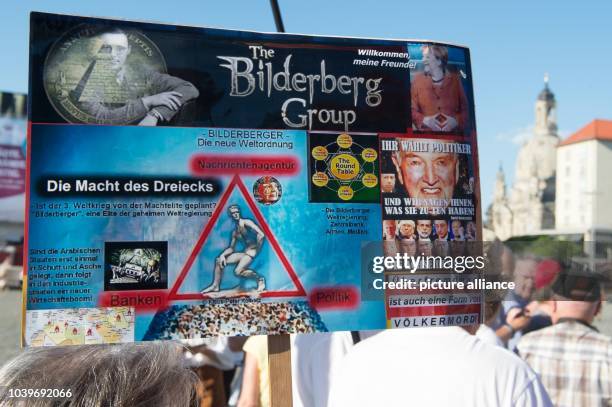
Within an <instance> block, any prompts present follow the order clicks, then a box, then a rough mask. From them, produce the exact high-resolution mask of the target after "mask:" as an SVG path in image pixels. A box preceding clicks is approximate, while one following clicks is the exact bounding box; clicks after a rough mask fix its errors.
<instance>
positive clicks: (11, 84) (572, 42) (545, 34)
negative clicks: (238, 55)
mask: <svg viewBox="0 0 612 407" xmlns="http://www.w3.org/2000/svg"><path fill="white" fill-rule="evenodd" d="M279 3H280V7H281V11H282V13H283V20H284V23H285V28H286V30H287V31H288V32H296V33H306V34H327V35H342V36H360V37H382V38H405V39H432V40H438V41H445V42H453V43H458V44H462V45H467V46H469V47H470V49H471V53H472V70H473V74H474V90H475V101H476V120H477V126H478V140H479V150H480V168H481V183H482V195H483V208H486V206H487V205H488V204H489V203H490V196H491V193H492V189H493V183H494V181H495V173H496V171H497V168H498V166H499V163H500V162H502V163H503V166H504V169H505V170H506V172H507V176H508V179H509V180H511V179H512V177H513V173H514V159H515V157H516V152H517V150H518V147H519V143H518V141H517V140H520V139H521V138H524V137H525V135H526V133H527V132H528V131H529V127H530V126H531V125H532V124H533V121H534V117H533V116H534V114H533V104H534V102H535V98H536V96H537V94H538V93H539V91H540V90H541V88H542V86H543V79H542V78H543V75H544V73H545V72H548V73H549V75H550V87H551V89H552V91H553V92H554V93H555V95H556V97H557V103H558V111H557V114H558V120H559V128H560V132H561V135H562V136H563V137H565V136H567V135H568V134H571V133H572V132H574V131H576V130H578V129H579V128H580V127H582V126H583V125H585V124H586V123H588V122H589V121H590V120H592V119H594V118H608V119H612V109H611V100H612V99H611V96H612V75H611V74H610V72H612V43H611V42H610V39H611V38H612V24H611V23H610V17H611V16H612V2H609V1H604V0H602V1H588V0H583V1H581V2H562V1H549V0H542V1H539V2H535V1H533V0H532V1H524V0H516V1H513V2H507V3H501V2H492V1H481V0H474V1H464V2H458V1H441V0H440V1H437V2H433V1H427V2H425V1H420V2H416V1H407V0H403V1H402V0H397V1H395V0H394V1H385V0H378V1H360V0H352V1H349V0H336V1H332V0H309V1H296V0H279ZM1 9H2V11H1V12H0V18H1V20H2V24H0V55H3V56H4V57H5V58H2V62H1V63H0V90H4V91H18V92H25V91H26V90H27V73H28V21H29V20H28V14H29V12H30V11H33V10H36V11H48V12H57V13H68V14H78V15H88V16H101V17H114V18H124V19H136V20H150V21H156V22H163V23H176V24H184V25H197V26H213V27H221V28H230V29H244V30H257V31H275V26H274V20H273V18H272V13H271V11H270V6H269V1H268V0H233V1H229V0H226V1H206V0H199V1H196V0H182V1H181V0H175V1H154V0H151V1H147V2H144V1H138V0H131V1H128V0H122V1H117V0H105V1H100V0H87V1H83V0H80V1H77V0H36V1H34V0H20V1H19V2H17V1H15V0H13V1H11V0H5V2H4V3H3V5H2V7H1Z"/></svg>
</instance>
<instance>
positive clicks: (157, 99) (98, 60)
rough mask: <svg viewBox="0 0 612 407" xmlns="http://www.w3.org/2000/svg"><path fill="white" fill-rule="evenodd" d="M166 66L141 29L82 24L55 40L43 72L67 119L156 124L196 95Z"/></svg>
mask: <svg viewBox="0 0 612 407" xmlns="http://www.w3.org/2000/svg"><path fill="white" fill-rule="evenodd" d="M166 72H167V69H166V62H165V60H164V56H163V55H162V53H161V52H160V50H159V48H157V46H156V45H155V44H154V43H153V42H152V41H151V40H150V39H149V38H148V37H147V36H146V35H144V34H142V33H141V32H138V31H133V30H123V29H121V28H118V27H109V26H99V25H86V24H84V25H80V26H77V27H75V28H74V29H72V30H69V31H68V32H67V33H66V34H65V35H64V36H62V37H61V38H59V39H58V40H57V41H56V42H55V44H54V45H53V47H52V48H51V50H50V51H49V53H48V55H47V58H46V61H45V67H44V73H43V77H44V86H45V91H46V93H47V97H48V98H49V101H50V102H51V104H52V105H53V107H54V108H55V110H56V111H57V112H58V113H59V114H60V115H61V116H62V117H63V118H64V119H65V120H66V121H68V122H70V123H87V124H114V125H127V124H138V125H149V126H155V125H158V124H163V123H168V122H170V121H171V120H172V119H173V118H174V117H175V115H176V114H177V113H179V112H180V111H181V109H182V108H183V107H184V105H185V104H186V103H188V102H189V101H191V100H193V99H195V98H197V97H198V95H199V92H198V90H197V89H196V88H195V86H194V85H192V84H191V83H190V82H187V81H184V80H182V79H180V78H177V77H174V76H171V75H168V74H167V73H166Z"/></svg>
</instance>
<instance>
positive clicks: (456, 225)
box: [451, 220, 463, 240]
mask: <svg viewBox="0 0 612 407" xmlns="http://www.w3.org/2000/svg"><path fill="white" fill-rule="evenodd" d="M451 228H452V229H453V239H455V240H463V232H462V230H461V221H460V220H454V221H452V222H451Z"/></svg>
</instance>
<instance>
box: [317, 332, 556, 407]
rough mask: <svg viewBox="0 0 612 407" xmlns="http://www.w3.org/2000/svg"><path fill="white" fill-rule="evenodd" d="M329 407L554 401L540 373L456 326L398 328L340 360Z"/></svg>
mask: <svg viewBox="0 0 612 407" xmlns="http://www.w3.org/2000/svg"><path fill="white" fill-rule="evenodd" d="M329 405H330V406H331V407H336V406H338V407H344V406H385V407H387V406H444V407H446V406H466V407H491V406H504V407H505V406H529V407H533V406H552V403H551V401H550V399H549V397H548V394H546V391H545V390H544V388H543V387H542V384H541V383H540V381H539V380H538V378H537V376H536V374H535V373H534V372H533V371H532V370H531V369H530V368H529V367H528V366H527V365H526V364H525V362H523V361H522V360H521V359H519V357H518V356H516V355H514V354H512V353H511V352H508V351H507V350H504V349H501V348H498V347H495V346H491V345H488V344H486V343H484V342H482V341H481V340H479V339H478V338H476V337H475V336H472V335H470V334H469V333H467V332H466V331H465V330H463V329H462V328H459V327H438V328H411V329H393V330H387V331H384V332H381V333H379V334H378V335H376V336H374V337H372V338H370V339H368V340H367V341H364V342H360V343H359V344H358V345H357V346H355V347H354V348H353V349H352V350H351V351H350V352H349V353H348V354H347V355H346V356H345V357H344V358H343V359H342V361H341V362H340V363H339V365H338V366H337V368H336V370H335V371H334V374H333V377H332V383H331V392H330V402H329Z"/></svg>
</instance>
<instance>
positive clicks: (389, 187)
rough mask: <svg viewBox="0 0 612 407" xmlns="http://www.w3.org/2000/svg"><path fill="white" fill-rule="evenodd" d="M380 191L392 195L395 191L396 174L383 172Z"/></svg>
mask: <svg viewBox="0 0 612 407" xmlns="http://www.w3.org/2000/svg"><path fill="white" fill-rule="evenodd" d="M380 189H381V190H382V192H384V193H391V192H393V190H394V189H395V174H394V173H392V172H383V173H382V174H381V177H380Z"/></svg>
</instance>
